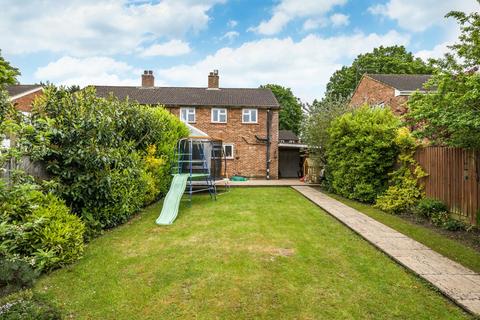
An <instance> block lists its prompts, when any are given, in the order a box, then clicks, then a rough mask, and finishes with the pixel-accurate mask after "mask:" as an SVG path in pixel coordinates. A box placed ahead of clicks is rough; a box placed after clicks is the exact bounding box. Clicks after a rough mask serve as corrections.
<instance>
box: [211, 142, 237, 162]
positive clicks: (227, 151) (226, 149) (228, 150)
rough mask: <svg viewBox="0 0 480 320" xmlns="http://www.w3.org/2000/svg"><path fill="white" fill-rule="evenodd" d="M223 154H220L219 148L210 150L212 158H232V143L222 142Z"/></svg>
mask: <svg viewBox="0 0 480 320" xmlns="http://www.w3.org/2000/svg"><path fill="white" fill-rule="evenodd" d="M222 149H223V155H222V154H220V149H214V150H212V158H214V159H218V158H220V157H222V158H225V159H233V158H234V150H235V149H234V147H233V143H224V144H222Z"/></svg>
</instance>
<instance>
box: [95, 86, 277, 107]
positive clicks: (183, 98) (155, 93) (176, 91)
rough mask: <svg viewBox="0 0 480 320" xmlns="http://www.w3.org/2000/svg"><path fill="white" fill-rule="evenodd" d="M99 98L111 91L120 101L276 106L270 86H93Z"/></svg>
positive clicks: (227, 105) (173, 104)
mask: <svg viewBox="0 0 480 320" xmlns="http://www.w3.org/2000/svg"><path fill="white" fill-rule="evenodd" d="M94 87H95V88H96V90H97V95H98V96H99V97H107V96H108V95H109V94H110V93H112V94H113V95H114V96H116V97H117V98H119V99H121V100H123V99H126V98H127V97H128V98H129V99H130V100H134V101H137V102H138V103H140V104H163V105H165V106H223V107H258V108H279V106H280V105H279V104H278V102H277V99H275V96H274V95H273V93H272V91H270V89H247V88H220V89H206V88H188V87H153V88H147V87H122V86H94Z"/></svg>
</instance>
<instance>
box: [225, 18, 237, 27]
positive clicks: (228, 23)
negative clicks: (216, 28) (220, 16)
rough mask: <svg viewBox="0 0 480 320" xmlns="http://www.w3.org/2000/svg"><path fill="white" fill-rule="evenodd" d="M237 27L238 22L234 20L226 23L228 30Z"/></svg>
mask: <svg viewBox="0 0 480 320" xmlns="http://www.w3.org/2000/svg"><path fill="white" fill-rule="evenodd" d="M237 25H238V21H236V20H228V22H227V26H228V27H229V28H235V27H236V26H237Z"/></svg>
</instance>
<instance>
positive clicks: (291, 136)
mask: <svg viewBox="0 0 480 320" xmlns="http://www.w3.org/2000/svg"><path fill="white" fill-rule="evenodd" d="M278 140H295V141H298V140H299V139H298V137H297V135H296V134H295V133H294V132H293V131H290V130H278Z"/></svg>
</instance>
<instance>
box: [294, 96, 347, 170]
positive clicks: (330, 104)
mask: <svg viewBox="0 0 480 320" xmlns="http://www.w3.org/2000/svg"><path fill="white" fill-rule="evenodd" d="M348 111H351V107H350V105H349V104H348V99H346V98H342V97H339V98H336V99H334V98H332V97H327V98H325V99H322V100H321V101H319V100H314V101H313V103H312V104H311V105H309V106H308V117H307V118H306V120H305V122H304V126H303V128H302V138H303V140H304V141H305V142H306V143H307V144H308V145H309V147H310V152H311V154H312V156H313V157H314V158H315V159H317V160H318V161H319V164H323V165H324V164H326V162H327V160H326V150H327V147H328V139H329V133H328V130H329V129H330V125H331V123H332V121H333V120H334V119H335V118H337V117H339V116H341V115H343V114H344V113H346V112H348Z"/></svg>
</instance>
